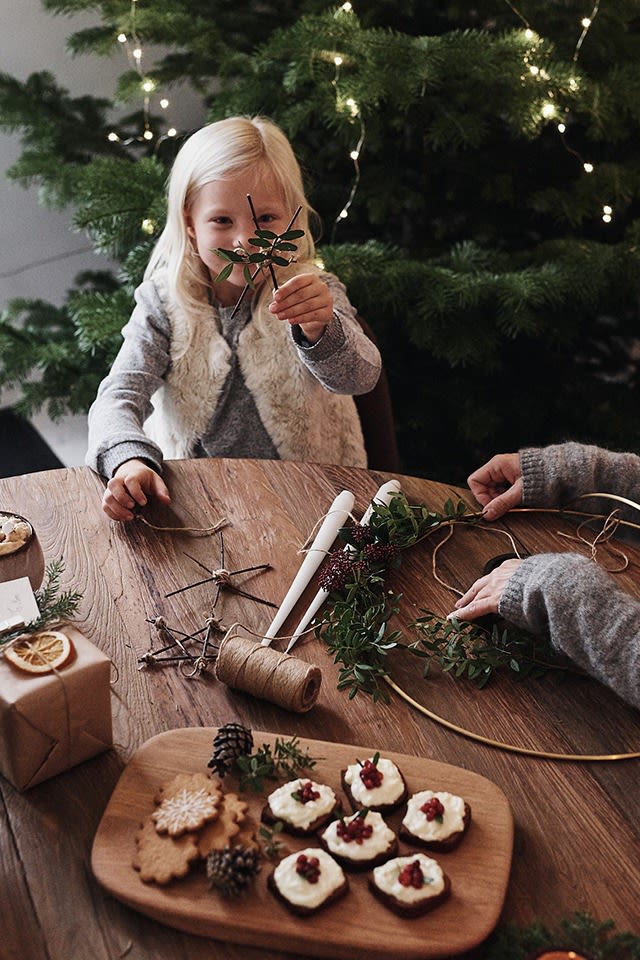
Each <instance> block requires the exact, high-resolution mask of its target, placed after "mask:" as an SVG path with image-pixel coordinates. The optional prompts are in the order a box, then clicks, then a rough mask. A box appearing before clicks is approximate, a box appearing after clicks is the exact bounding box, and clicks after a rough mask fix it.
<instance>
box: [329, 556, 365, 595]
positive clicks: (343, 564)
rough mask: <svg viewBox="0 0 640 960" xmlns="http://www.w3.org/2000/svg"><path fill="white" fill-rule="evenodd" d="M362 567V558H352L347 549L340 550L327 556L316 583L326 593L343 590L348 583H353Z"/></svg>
mask: <svg viewBox="0 0 640 960" xmlns="http://www.w3.org/2000/svg"><path fill="white" fill-rule="evenodd" d="M363 567H364V564H363V562H362V560H354V557H353V554H351V553H349V551H348V550H341V551H340V552H339V553H334V554H333V555H332V556H330V557H329V559H328V560H327V562H326V564H325V566H324V568H323V569H322V570H321V572H320V576H319V577H318V583H319V585H320V586H321V587H322V589H323V590H326V591H327V593H333V592H334V590H335V591H340V590H344V588H345V587H346V585H347V584H348V583H353V581H354V580H355V578H356V576H357V574H358V572H359V571H360V570H362V569H363Z"/></svg>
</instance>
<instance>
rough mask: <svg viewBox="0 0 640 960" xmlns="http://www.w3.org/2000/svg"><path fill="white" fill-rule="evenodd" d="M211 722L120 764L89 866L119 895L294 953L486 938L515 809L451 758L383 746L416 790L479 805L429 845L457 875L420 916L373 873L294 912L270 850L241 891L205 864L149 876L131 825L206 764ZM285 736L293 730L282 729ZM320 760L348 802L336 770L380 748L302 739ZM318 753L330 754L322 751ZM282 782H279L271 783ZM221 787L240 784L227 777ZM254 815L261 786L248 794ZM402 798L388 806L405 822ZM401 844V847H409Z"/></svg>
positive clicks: (373, 959) (235, 938)
mask: <svg viewBox="0 0 640 960" xmlns="http://www.w3.org/2000/svg"><path fill="white" fill-rule="evenodd" d="M216 732H217V730H216V728H215V727H198V728H186V729H179V730H171V731H168V732H166V733H161V734H159V735H158V736H156V737H153V738H152V739H151V740H148V741H147V743H145V744H144V745H143V746H142V747H141V748H140V749H139V750H138V752H137V753H136V754H135V755H134V756H133V757H132V759H131V761H130V762H129V764H128V765H127V767H126V768H125V770H124V771H123V773H122V776H121V778H120V780H119V782H118V784H117V785H116V788H115V790H114V792H113V794H112V796H111V799H110V800H109V803H108V805H107V808H106V810H105V813H104V815H103V817H102V820H101V822H100V825H99V827H98V831H97V833H96V836H95V840H94V844H93V850H92V859H91V863H92V867H93V872H94V874H95V876H96V878H97V879H98V881H99V882H100V883H101V884H102V885H103V886H104V887H105V888H106V889H107V890H108V891H110V892H111V893H112V894H113V895H114V896H115V897H116V898H117V899H119V900H121V901H122V902H123V903H126V904H127V905H128V906H130V907H132V908H133V909H134V910H139V911H140V912H141V913H143V914H146V915H147V916H149V917H153V918H154V919H156V920H158V921H160V922H161V923H164V924H167V925H169V926H172V927H176V928H178V929H180V930H184V931H187V932H188V933H192V934H196V935H198V936H204V937H212V938H214V939H216V940H222V941H230V942H233V943H242V944H246V945H249V946H255V947H262V948H263V949H265V948H268V949H278V950H284V951H287V952H293V953H295V954H296V955H297V957H298V958H301V957H304V956H308V957H332V958H338V960H342V958H344V960H353V957H354V956H365V955H366V956H367V958H368V960H390V958H393V960H405V958H406V960H423V958H424V960H426V958H435V957H450V956H451V955H454V954H457V953H462V952H464V951H466V950H470V949H472V948H473V947H475V946H477V945H478V944H479V943H481V942H482V941H483V940H484V939H485V938H486V937H487V936H488V935H489V934H490V933H491V931H492V930H493V928H494V926H495V925H496V923H497V921H498V917H499V915H500V910H501V908H502V904H503V901H504V897H505V893H506V888H507V883H508V878H509V871H510V866H511V853H512V846H513V818H512V815H511V810H510V807H509V804H508V802H507V799H506V797H505V795H504V794H503V793H502V791H501V790H500V789H499V788H498V787H497V786H496V785H495V784H494V783H492V782H491V781H489V780H487V779H486V778H484V777H482V776H479V775H478V774H476V773H472V772H470V771H469V770H464V769H462V768H460V767H454V766H451V765H450V764H445V763H440V762H437V761H434V760H426V759H422V758H420V757H411V756H407V755H404V754H399V753H392V752H390V751H385V753H384V756H387V757H389V758H391V759H392V760H394V761H395V762H396V763H397V765H398V766H399V768H400V769H401V771H402V772H403V774H404V776H405V779H406V781H407V786H408V788H409V792H410V793H414V792H417V791H418V790H423V789H432V790H446V791H449V792H450V793H455V794H458V795H459V796H462V797H464V798H465V800H466V801H467V802H468V803H469V805H470V806H471V810H472V822H471V826H470V828H469V830H468V832H467V834H466V836H465V837H464V838H463V840H462V843H461V844H460V845H459V846H458V848H457V849H456V850H454V851H452V852H451V853H443V854H429V856H434V857H435V858H436V859H438V860H439V861H440V863H441V865H442V867H443V869H444V870H445V871H446V873H447V874H448V875H449V877H450V878H451V887H452V893H451V897H450V899H449V900H448V901H447V902H445V903H444V904H442V905H441V906H439V907H437V908H436V909H434V910H433V911H432V912H430V913H427V914H426V915H425V916H423V917H419V918H416V919H402V918H400V917H398V916H396V915H395V914H393V913H392V912H391V911H389V910H388V909H386V908H385V907H383V906H382V905H381V904H380V903H378V901H377V900H375V899H374V898H373V896H372V895H371V893H370V892H369V890H368V887H367V874H357V873H352V872H351V873H348V877H349V883H350V889H349V892H348V894H347V895H346V896H345V897H343V898H342V899H341V900H340V901H337V902H336V903H334V904H331V905H329V906H327V907H326V908H325V909H324V910H320V911H319V912H318V913H316V914H313V915H312V916H308V917H304V918H297V917H295V916H293V915H292V914H291V913H290V912H289V911H288V910H287V909H286V907H284V906H283V905H282V904H280V903H279V902H277V901H276V900H275V898H274V897H273V896H272V895H271V894H270V893H269V891H268V889H267V884H266V880H267V876H268V875H269V874H270V873H271V871H272V869H273V866H274V865H273V864H272V863H270V862H269V861H266V860H265V861H264V862H263V866H262V870H261V872H260V873H259V874H258V876H257V877H256V879H255V881H254V883H253V884H252V886H251V887H250V888H249V890H248V891H247V892H246V893H244V894H242V895H241V897H240V898H239V899H225V898H223V897H221V896H220V895H219V894H217V893H216V892H215V891H213V890H211V889H210V887H209V885H208V883H207V880H206V876H205V874H204V870H203V869H202V867H201V866H200V867H195V868H193V869H192V872H191V873H190V874H189V875H188V876H187V877H185V878H184V879H179V880H174V881H172V882H171V883H170V884H168V885H166V886H158V885H156V884H153V883H150V884H149V883H144V882H143V881H142V880H141V879H140V876H139V874H138V872H137V871H136V870H134V868H133V867H132V860H133V857H134V854H135V850H136V844H135V834H136V831H137V829H138V827H139V825H140V824H141V822H142V820H143V819H144V818H145V817H146V816H147V815H148V814H149V813H150V812H151V811H152V810H153V809H154V801H153V798H154V795H155V794H156V793H157V791H158V788H159V787H161V786H162V785H163V784H164V783H166V782H168V781H169V780H170V779H171V778H172V777H173V776H175V775H176V774H178V773H194V772H205V773H206V772H207V763H208V761H209V759H210V757H211V755H212V753H213V738H214V736H215V735H216ZM253 738H254V750H255V749H258V747H260V746H261V745H262V744H263V743H270V744H271V745H273V744H274V742H275V739H276V738H275V736H274V735H273V734H269V733H263V732H260V731H255V730H254V731H253ZM281 739H287V738H282V737H281ZM299 745H300V748H301V749H303V750H304V749H305V747H306V748H308V750H309V753H310V755H311V756H312V757H313V758H315V759H317V761H318V762H317V764H316V766H315V767H314V768H313V770H312V771H310V774H309V776H310V778H311V779H313V780H316V781H317V782H322V783H328V784H329V785H330V786H332V787H333V789H334V790H335V791H336V793H337V795H338V796H339V797H340V798H341V799H342V801H343V804H344V808H345V810H346V812H347V813H348V812H350V808H349V806H348V803H347V801H346V798H345V797H344V794H343V792H342V789H341V784H340V771H341V770H342V769H343V768H344V767H346V766H347V765H348V764H350V763H354V762H355V761H356V760H358V759H360V760H363V759H365V758H366V757H367V756H371V755H372V754H373V753H375V747H371V746H368V747H365V746H351V745H348V744H343V743H328V742H326V741H322V740H306V739H304V738H300V740H299ZM320 758H322V759H320ZM277 785H278V784H276V783H273V782H272V783H271V785H270V787H269V788H268V790H267V792H269V791H270V790H271V789H274V788H275V787H276V786H277ZM223 786H224V789H225V791H234V792H235V791H237V789H238V784H237V780H236V779H235V778H234V777H231V776H226V777H225V778H224V781H223ZM243 797H244V799H245V800H247V801H248V803H249V805H250V811H249V812H250V815H251V817H252V819H254V821H255V822H256V823H258V822H259V818H260V812H261V810H262V807H263V805H264V802H265V795H264V794H251V793H247V794H244V795H243ZM403 812H404V808H401V809H400V810H399V811H397V812H396V813H395V814H393V815H391V816H390V817H388V818H387V819H388V822H389V825H390V826H391V827H392V828H394V829H397V827H398V825H399V822H400V820H401V818H402V815H403ZM281 837H282V838H283V840H284V841H285V842H286V845H287V851H286V852H287V853H289V852H292V851H294V850H296V849H300V848H302V847H304V846H315V845H317V844H316V843H315V840H311V839H310V840H307V841H301V840H299V839H296V838H293V837H289V836H288V835H284V834H282V835H281ZM410 849H411V848H410V847H407V846H406V845H405V844H402V843H401V844H400V851H399V852H400V854H405V853H409V852H410Z"/></svg>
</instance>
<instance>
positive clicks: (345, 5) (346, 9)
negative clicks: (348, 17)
mask: <svg viewBox="0 0 640 960" xmlns="http://www.w3.org/2000/svg"><path fill="white" fill-rule="evenodd" d="M340 9H341V10H342V11H344V13H351V11H352V10H353V7H352V6H351V4H350V3H343V4H342V6H341V7H340Z"/></svg>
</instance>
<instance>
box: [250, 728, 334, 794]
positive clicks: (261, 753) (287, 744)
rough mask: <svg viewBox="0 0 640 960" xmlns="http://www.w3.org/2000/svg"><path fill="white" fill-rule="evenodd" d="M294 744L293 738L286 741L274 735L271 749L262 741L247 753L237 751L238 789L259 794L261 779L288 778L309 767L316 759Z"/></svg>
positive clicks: (296, 741) (262, 787) (262, 786)
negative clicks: (257, 746)
mask: <svg viewBox="0 0 640 960" xmlns="http://www.w3.org/2000/svg"><path fill="white" fill-rule="evenodd" d="M298 743H299V740H298V738H297V737H291V738H290V739H289V740H283V739H281V738H280V737H276V739H275V742H274V745H273V750H272V749H271V745H270V744H268V743H263V744H262V746H261V747H260V748H259V749H258V750H256V752H255V753H253V754H251V756H247V755H246V754H241V755H240V756H238V757H236V766H237V767H238V769H239V770H240V789H241V790H247V789H250V790H252V791H253V792H254V793H261V792H262V791H263V790H264V781H265V780H278V779H282V780H291V779H294V778H295V777H297V776H299V775H300V772H301V771H303V770H313V768H314V767H315V765H316V763H317V760H316V759H314V758H313V757H312V756H311V755H310V754H309V750H308V748H306V749H305V750H301V749H300V747H299V746H298Z"/></svg>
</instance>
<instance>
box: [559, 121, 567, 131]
mask: <svg viewBox="0 0 640 960" xmlns="http://www.w3.org/2000/svg"><path fill="white" fill-rule="evenodd" d="M566 129H567V128H566V126H565V125H564V123H559V124H558V133H564V132H565V130H566Z"/></svg>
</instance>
